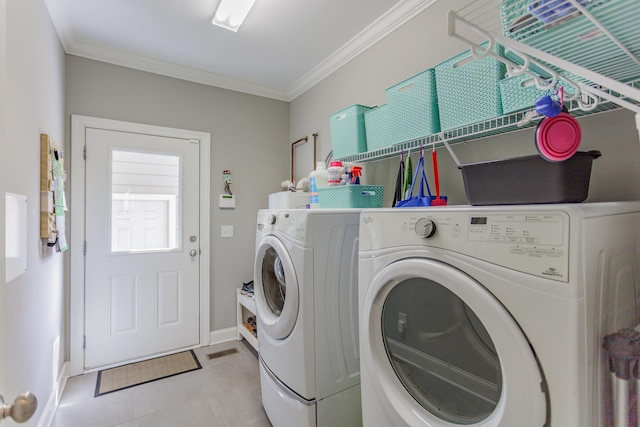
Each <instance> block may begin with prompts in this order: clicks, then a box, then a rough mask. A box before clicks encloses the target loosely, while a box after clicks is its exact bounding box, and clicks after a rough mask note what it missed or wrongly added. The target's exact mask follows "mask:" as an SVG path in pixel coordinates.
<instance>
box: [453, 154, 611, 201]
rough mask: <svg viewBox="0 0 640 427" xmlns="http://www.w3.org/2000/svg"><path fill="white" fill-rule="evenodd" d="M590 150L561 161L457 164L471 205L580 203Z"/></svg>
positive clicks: (586, 186)
mask: <svg viewBox="0 0 640 427" xmlns="http://www.w3.org/2000/svg"><path fill="white" fill-rule="evenodd" d="M598 157H600V152H599V151H596V150H593V151H587V152H582V151H578V152H577V153H575V154H574V155H573V156H572V157H570V158H569V159H567V160H565V161H562V162H550V161H548V160H545V159H544V158H542V157H540V156H539V155H533V156H524V157H515V158H512V159H506V160H496V161H491V162H482V163H470V164H467V165H460V166H459V168H460V169H461V170H462V177H463V179H464V189H465V192H466V193H467V200H468V201H469V203H470V204H472V205H476V206H477V205H522V204H534V203H580V202H583V201H584V200H585V199H586V198H587V195H588V194H589V180H590V178H591V163H592V162H593V160H594V159H597V158H598Z"/></svg>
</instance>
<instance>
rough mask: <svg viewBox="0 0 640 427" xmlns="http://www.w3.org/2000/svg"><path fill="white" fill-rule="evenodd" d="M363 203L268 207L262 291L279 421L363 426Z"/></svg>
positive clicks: (274, 415)
mask: <svg viewBox="0 0 640 427" xmlns="http://www.w3.org/2000/svg"><path fill="white" fill-rule="evenodd" d="M359 220H360V210H359V209H313V210H308V209H294V210H261V211H259V213H258V221H257V222H258V224H257V235H256V257H255V268H254V290H255V296H256V311H257V313H256V314H257V320H258V353H259V356H260V382H261V389H262V404H263V406H264V408H265V411H266V413H267V415H268V416H269V420H270V421H271V423H272V424H273V425H274V427H289V426H290V427H307V426H337V425H344V426H348V425H360V424H361V423H362V421H361V420H362V413H361V407H360V360H359V344H358V333H359V330H358V294H357V292H358V275H357V269H358V231H359Z"/></svg>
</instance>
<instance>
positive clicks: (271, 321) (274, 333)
mask: <svg viewBox="0 0 640 427" xmlns="http://www.w3.org/2000/svg"><path fill="white" fill-rule="evenodd" d="M254 292H255V297H256V310H257V312H258V313H257V315H258V316H259V317H260V320H261V324H262V328H263V329H264V332H265V333H267V334H269V336H270V337H272V338H274V339H283V338H286V337H287V336H289V334H290V333H291V331H293V328H294V327H295V325H296V320H297V318H298V307H299V304H300V302H299V296H298V294H299V292H298V278H297V276H296V271H295V267H294V265H293V261H292V260H291V256H290V255H289V252H288V251H287V249H286V248H285V246H284V245H283V244H282V242H281V241H280V240H279V239H278V238H276V237H274V236H270V235H268V236H265V237H264V239H262V241H261V242H260V246H258V248H257V250H256V259H255V266H254Z"/></svg>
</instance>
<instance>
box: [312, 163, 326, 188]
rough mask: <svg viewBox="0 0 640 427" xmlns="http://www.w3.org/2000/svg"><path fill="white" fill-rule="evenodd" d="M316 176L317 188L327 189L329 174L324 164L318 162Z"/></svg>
mask: <svg viewBox="0 0 640 427" xmlns="http://www.w3.org/2000/svg"><path fill="white" fill-rule="evenodd" d="M312 173H313V172H312ZM314 176H315V178H316V188H327V187H328V186H329V182H328V180H329V174H328V172H327V166H326V165H325V163H324V162H318V164H317V165H316V170H315V175H314Z"/></svg>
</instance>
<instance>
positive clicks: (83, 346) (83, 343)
mask: <svg viewBox="0 0 640 427" xmlns="http://www.w3.org/2000/svg"><path fill="white" fill-rule="evenodd" d="M82 348H87V336H86V335H83V336H82Z"/></svg>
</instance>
